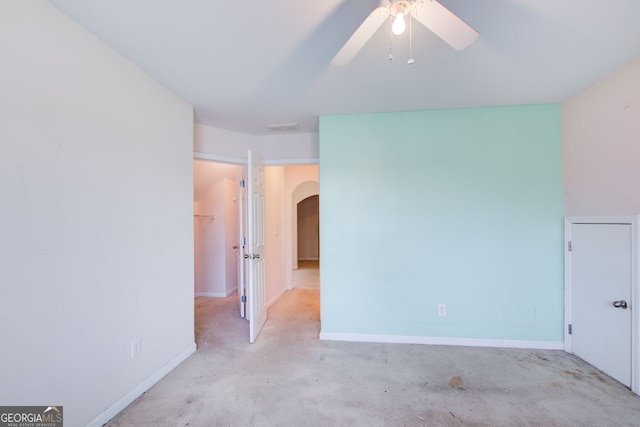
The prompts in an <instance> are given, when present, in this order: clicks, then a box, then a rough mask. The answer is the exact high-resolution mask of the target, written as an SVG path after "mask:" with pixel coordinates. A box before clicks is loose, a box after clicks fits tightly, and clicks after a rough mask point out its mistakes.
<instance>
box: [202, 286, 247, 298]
mask: <svg viewBox="0 0 640 427" xmlns="http://www.w3.org/2000/svg"><path fill="white" fill-rule="evenodd" d="M235 293H238V288H233V289H231V290H229V291H227V292H198V293H197V294H196V295H195V297H196V298H203V297H204V298H226V297H230V296H231V295H233V294H235Z"/></svg>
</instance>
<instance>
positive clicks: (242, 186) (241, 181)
mask: <svg viewBox="0 0 640 427" xmlns="http://www.w3.org/2000/svg"><path fill="white" fill-rule="evenodd" d="M244 187H245V182H244V179H241V180H240V188H244Z"/></svg>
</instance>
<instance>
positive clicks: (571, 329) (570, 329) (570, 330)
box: [568, 324, 573, 335]
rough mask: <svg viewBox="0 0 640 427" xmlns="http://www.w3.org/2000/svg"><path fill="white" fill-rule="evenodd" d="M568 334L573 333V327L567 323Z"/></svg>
mask: <svg viewBox="0 0 640 427" xmlns="http://www.w3.org/2000/svg"><path fill="white" fill-rule="evenodd" d="M568 329H569V335H571V334H572V333H573V328H572V327H571V324H569V328H568Z"/></svg>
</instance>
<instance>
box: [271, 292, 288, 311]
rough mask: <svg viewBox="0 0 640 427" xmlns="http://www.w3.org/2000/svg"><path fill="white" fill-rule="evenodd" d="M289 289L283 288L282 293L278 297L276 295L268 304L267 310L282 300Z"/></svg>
mask: <svg viewBox="0 0 640 427" xmlns="http://www.w3.org/2000/svg"><path fill="white" fill-rule="evenodd" d="M287 291H288V289H287V288H283V289H282V290H281V291H280V292H278V295H276V296H275V297H273V298H272V299H271V301H269V302H268V303H267V308H269V307H271V306H272V305H273V304H275V303H276V301H278V298H280V297H281V296H282V295H283V294H284V293H285V292H287Z"/></svg>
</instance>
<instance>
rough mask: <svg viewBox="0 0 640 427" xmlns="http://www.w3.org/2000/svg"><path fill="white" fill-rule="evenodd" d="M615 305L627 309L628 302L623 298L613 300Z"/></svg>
mask: <svg viewBox="0 0 640 427" xmlns="http://www.w3.org/2000/svg"><path fill="white" fill-rule="evenodd" d="M613 306H614V307H615V308H622V309H623V310H626V309H627V302H626V301H625V300H623V299H621V300H620V301H614V302H613Z"/></svg>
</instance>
